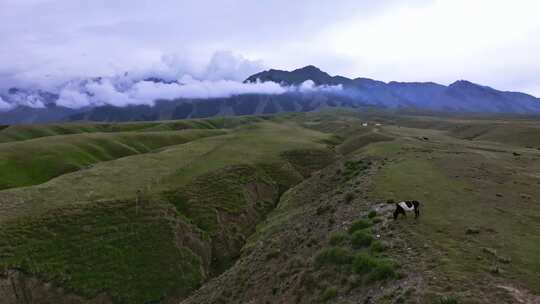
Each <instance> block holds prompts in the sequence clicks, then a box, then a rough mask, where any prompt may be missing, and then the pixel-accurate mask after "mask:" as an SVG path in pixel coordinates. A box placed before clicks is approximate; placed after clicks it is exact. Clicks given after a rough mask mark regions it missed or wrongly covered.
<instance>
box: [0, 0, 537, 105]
mask: <svg viewBox="0 0 540 304" xmlns="http://www.w3.org/2000/svg"><path fill="white" fill-rule="evenodd" d="M539 12H540V1H537V0H512V1H510V0H508V1H503V0H438V1H437V0H410V1H400V0H387V1H384V0H379V1H367V0H355V1H352V0H351V1H349V0H342V1H339V0H335V1H328V0H325V1H322V0H320V1H317V0H311V1H309V0H294V1H291V0H272V1H270V0H257V1H254V0H214V1H210V0H197V1H182V0H160V1H153V0H148V1H145V0H114V1H113V0H93V1H87V0H0V39H1V41H0V86H2V87H4V88H5V87H7V86H11V85H21V84H33V85H35V84H40V85H50V84H54V83H58V82H60V81H64V80H67V79H70V78H72V77H88V76H101V75H103V76H107V75H113V74H118V73H123V72H124V71H133V70H144V69H147V68H149V67H156V66H160V65H162V64H163V62H166V63H167V64H171V63H173V64H175V65H177V66H178V68H181V69H186V70H190V71H196V72H194V73H195V74H197V73H198V75H206V76H208V75H211V76H212V77H217V76H220V75H222V76H223V77H222V78H224V79H227V78H239V79H240V78H241V77H245V76H248V74H249V73H251V72H253V71H254V70H257V69H261V68H270V67H271V68H280V69H294V68H297V67H301V66H305V65H308V64H313V65H316V66H318V67H320V68H321V69H323V70H325V71H327V72H328V73H330V74H333V75H334V74H341V75H344V76H349V77H360V76H362V77H370V78H375V79H379V80H383V81H390V80H397V81H435V82H439V83H442V84H449V83H451V82H453V81H455V80H457V79H468V80H471V81H473V82H477V83H481V84H485V85H489V86H493V87H495V88H498V89H504V90H519V91H524V92H527V93H531V94H533V95H536V96H540V55H539V54H540V17H539ZM224 51H227V52H230V53H227V52H225V54H231V53H233V54H235V55H234V56H232V57H234V58H236V59H239V60H240V63H241V65H242V66H241V67H239V66H238V64H237V63H236V65H235V64H233V66H234V69H235V71H234V77H232V76H230V75H228V74H227V72H224V71H218V72H219V73H208V69H209V64H208V62H209V60H210V59H211V58H212V56H213V54H215V53H216V52H218V54H224ZM220 64H221V65H220V66H221V67H222V68H223V67H224V68H227V60H225V61H221V63H220ZM223 65H225V66H223ZM210 68H212V67H211V65H210ZM218 68H219V67H218ZM205 71H206V72H205ZM216 75H217V76H216Z"/></svg>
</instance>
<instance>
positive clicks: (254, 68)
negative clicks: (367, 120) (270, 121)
mask: <svg viewBox="0 0 540 304" xmlns="http://www.w3.org/2000/svg"><path fill="white" fill-rule="evenodd" d="M262 69H264V67H263V65H262V63H261V62H260V61H251V60H248V59H245V58H243V57H242V56H239V55H236V54H233V53H231V52H217V53H215V54H214V55H213V56H212V58H211V59H210V61H209V63H208V64H207V65H206V66H205V67H203V68H199V69H198V68H197V67H196V66H193V65H192V64H191V63H189V62H186V61H184V60H183V59H182V58H181V57H178V56H164V57H163V58H162V60H161V61H160V62H159V63H157V64H155V65H154V66H152V67H150V68H148V69H141V70H137V71H132V72H128V73H124V74H121V75H115V76H112V77H99V78H93V79H82V80H73V81H70V82H67V83H66V84H63V85H62V86H60V87H59V88H57V90H56V94H57V95H58V97H57V98H54V100H52V98H50V96H51V95H50V94H49V95H43V92H41V93H40V92H35V91H34V92H32V91H21V92H19V93H17V94H9V95H8V97H9V98H4V99H3V100H0V111H8V110H11V109H13V108H14V107H16V106H27V107H32V108H44V107H45V106H46V105H47V104H49V103H55V104H56V105H58V106H63V107H68V108H74V109H77V108H83V107H94V106H103V105H112V106H116V107H125V106H129V105H149V106H153V105H154V103H155V101H156V100H160V99H164V100H172V99H180V98H185V99H208V98H228V97H231V96H235V95H241V94H268V95H277V94H285V93H303V94H309V93H315V92H324V93H337V92H339V91H341V90H342V87H341V86H316V85H315V83H314V82H313V81H311V80H308V81H306V82H304V83H302V84H301V85H298V86H282V85H280V84H278V83H275V82H254V83H244V82H242V80H244V79H246V78H247V77H248V76H249V75H251V74H254V73H256V72H260V71H261V70H262ZM45 97H49V99H48V100H47V99H46V98H45Z"/></svg>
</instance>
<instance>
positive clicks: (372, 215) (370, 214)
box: [367, 210, 377, 219]
mask: <svg viewBox="0 0 540 304" xmlns="http://www.w3.org/2000/svg"><path fill="white" fill-rule="evenodd" d="M376 216H377V211H375V210H371V211H370V212H369V213H368V216H367V217H368V218H369V219H372V218H374V217H376Z"/></svg>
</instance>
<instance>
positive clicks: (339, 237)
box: [329, 233, 349, 246]
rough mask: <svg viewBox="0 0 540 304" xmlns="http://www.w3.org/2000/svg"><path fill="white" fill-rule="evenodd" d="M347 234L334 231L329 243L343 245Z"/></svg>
mask: <svg viewBox="0 0 540 304" xmlns="http://www.w3.org/2000/svg"><path fill="white" fill-rule="evenodd" d="M348 238H349V237H348V235H346V234H345V233H335V234H333V235H332V236H330V240H329V243H330V245H332V246H339V245H343V244H344V243H345V242H347V240H348Z"/></svg>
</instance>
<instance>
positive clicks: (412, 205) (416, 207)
mask: <svg viewBox="0 0 540 304" xmlns="http://www.w3.org/2000/svg"><path fill="white" fill-rule="evenodd" d="M406 211H414V218H417V217H419V216H420V202H418V201H404V202H400V203H396V210H394V220H396V219H397V218H398V216H399V214H403V216H405V217H407V214H406V213H405V212H406Z"/></svg>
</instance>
